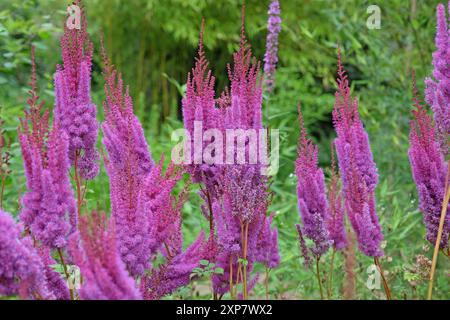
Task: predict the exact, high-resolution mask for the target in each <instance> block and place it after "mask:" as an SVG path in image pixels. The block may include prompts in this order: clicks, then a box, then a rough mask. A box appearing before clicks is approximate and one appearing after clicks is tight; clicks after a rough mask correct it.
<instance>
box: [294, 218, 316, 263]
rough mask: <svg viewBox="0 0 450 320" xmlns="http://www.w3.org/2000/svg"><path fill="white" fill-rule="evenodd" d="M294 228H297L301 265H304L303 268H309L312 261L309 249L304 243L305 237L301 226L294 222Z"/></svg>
mask: <svg viewBox="0 0 450 320" xmlns="http://www.w3.org/2000/svg"><path fill="white" fill-rule="evenodd" d="M295 228H296V229H297V233H298V242H299V247H300V256H301V257H302V258H303V265H304V266H305V268H309V267H310V266H311V263H312V261H311V257H310V251H309V249H308V247H307V245H306V241H305V238H304V237H303V232H302V226H301V225H300V224H296V225H295Z"/></svg>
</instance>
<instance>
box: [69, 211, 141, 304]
mask: <svg viewBox="0 0 450 320" xmlns="http://www.w3.org/2000/svg"><path fill="white" fill-rule="evenodd" d="M69 248H70V251H71V255H72V257H73V258H74V261H75V263H76V264H77V266H78V267H79V268H80V272H81V275H82V277H83V284H82V287H81V288H80V290H79V294H80V298H81V299H83V300H139V299H142V297H141V295H140V293H139V290H138V288H137V286H136V283H135V281H134V280H133V278H131V277H130V276H129V274H128V272H127V271H126V269H125V265H124V263H123V262H122V260H121V258H120V254H119V252H118V246H117V244H116V237H115V229H114V222H113V221H109V222H108V221H107V219H106V215H105V214H104V213H96V212H93V213H92V214H91V216H90V217H87V216H84V217H81V218H80V223H79V234H77V236H75V235H74V236H73V237H72V238H71V241H70V244H69Z"/></svg>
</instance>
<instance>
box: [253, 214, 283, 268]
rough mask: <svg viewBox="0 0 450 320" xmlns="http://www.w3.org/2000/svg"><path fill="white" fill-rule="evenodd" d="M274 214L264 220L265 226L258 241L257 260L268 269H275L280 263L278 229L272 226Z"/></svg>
mask: <svg viewBox="0 0 450 320" xmlns="http://www.w3.org/2000/svg"><path fill="white" fill-rule="evenodd" d="M272 220H273V214H272V215H270V216H269V217H267V218H266V219H265V220H264V225H263V228H262V230H261V232H260V234H259V239H258V241H257V243H256V254H255V260H256V261H257V262H259V263H262V264H263V265H264V266H265V267H267V268H268V269H274V268H276V267H278V265H279V264H280V254H279V252H278V230H277V229H275V228H272V227H271V223H272Z"/></svg>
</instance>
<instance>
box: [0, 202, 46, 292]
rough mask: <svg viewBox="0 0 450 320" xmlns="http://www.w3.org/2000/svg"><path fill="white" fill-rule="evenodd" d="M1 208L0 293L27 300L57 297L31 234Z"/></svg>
mask: <svg viewBox="0 0 450 320" xmlns="http://www.w3.org/2000/svg"><path fill="white" fill-rule="evenodd" d="M21 233H22V230H21V228H20V227H19V226H18V225H17V224H16V222H15V221H14V219H13V218H12V217H11V215H9V214H8V213H6V212H3V211H1V210H0V295H7V296H8V295H16V294H19V295H20V296H21V298H24V299H54V296H53V294H52V293H51V292H50V291H49V290H48V287H47V280H46V277H45V272H44V266H43V264H42V261H41V259H40V257H39V254H38V252H37V251H36V250H35V249H34V248H33V246H32V240H31V239H30V238H29V237H26V238H21V237H20V234H21Z"/></svg>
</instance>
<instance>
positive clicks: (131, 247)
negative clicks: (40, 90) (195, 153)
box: [102, 50, 153, 276]
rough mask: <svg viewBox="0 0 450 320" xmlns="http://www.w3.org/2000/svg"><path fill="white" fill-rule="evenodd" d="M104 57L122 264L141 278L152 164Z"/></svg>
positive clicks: (106, 130) (106, 127)
mask: <svg viewBox="0 0 450 320" xmlns="http://www.w3.org/2000/svg"><path fill="white" fill-rule="evenodd" d="M103 53H104V50H103ZM103 56H104V62H105V68H104V73H103V74H104V77H105V79H106V84H105V95H106V101H105V102H104V103H103V107H104V111H105V122H104V123H103V124H102V131H103V134H104V138H103V144H104V145H105V147H106V150H107V152H108V157H106V156H105V164H106V169H107V173H108V176H109V182H110V198H111V206H112V218H113V219H114V223H115V232H116V237H117V245H118V248H119V252H120V255H121V257H122V260H123V261H124V263H125V265H126V267H127V269H128V271H129V272H130V273H131V275H133V276H142V275H143V274H144V271H145V270H146V269H147V268H148V267H149V263H150V251H149V246H150V234H149V233H148V229H149V225H148V219H147V216H146V214H145V212H144V211H143V210H141V209H140V208H139V202H140V197H141V189H142V186H143V184H144V180H145V177H146V176H148V175H149V174H150V171H151V169H152V166H153V160H152V158H151V155H150V152H149V148H148V146H147V142H146V141H145V137H144V132H143V130H142V126H141V124H140V123H139V120H138V119H137V117H136V116H135V115H134V113H133V103H132V99H131V97H130V96H129V93H128V88H127V89H126V91H125V93H124V91H123V83H122V77H121V75H120V74H118V75H117V73H116V71H115V70H114V67H113V66H112V65H110V63H109V61H108V59H107V58H106V54H104V55H103ZM116 79H117V80H116Z"/></svg>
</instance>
